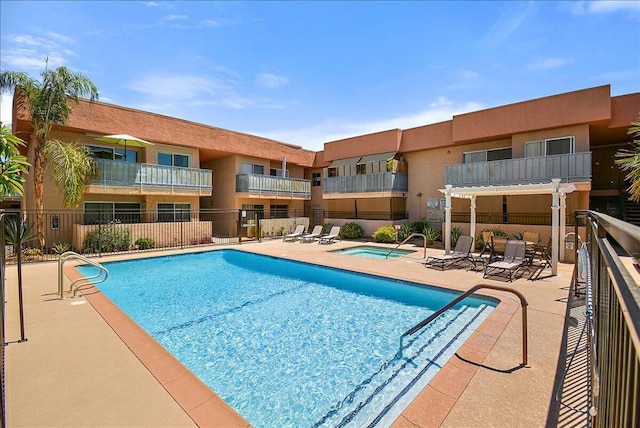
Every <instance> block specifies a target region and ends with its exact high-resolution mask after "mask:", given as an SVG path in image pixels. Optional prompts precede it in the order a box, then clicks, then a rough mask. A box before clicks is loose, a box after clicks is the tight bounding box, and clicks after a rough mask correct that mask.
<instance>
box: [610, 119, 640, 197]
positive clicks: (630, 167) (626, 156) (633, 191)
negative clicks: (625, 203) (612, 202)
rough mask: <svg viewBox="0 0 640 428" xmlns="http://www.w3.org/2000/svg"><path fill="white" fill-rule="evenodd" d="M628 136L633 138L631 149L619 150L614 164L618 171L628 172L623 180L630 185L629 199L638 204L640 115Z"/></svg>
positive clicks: (639, 187)
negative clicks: (617, 166) (616, 165)
mask: <svg viewBox="0 0 640 428" xmlns="http://www.w3.org/2000/svg"><path fill="white" fill-rule="evenodd" d="M629 135H632V136H633V141H632V142H631V143H630V144H631V146H632V147H631V149H620V150H618V152H617V153H616V157H617V158H619V159H616V163H617V164H618V165H620V169H622V170H623V171H628V172H627V175H626V176H625V180H627V181H629V183H631V184H630V185H629V188H628V189H627V190H628V191H629V195H630V196H629V199H631V200H632V201H634V202H640V115H638V120H636V121H635V122H631V127H630V128H629Z"/></svg>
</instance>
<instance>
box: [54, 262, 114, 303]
mask: <svg viewBox="0 0 640 428" xmlns="http://www.w3.org/2000/svg"><path fill="white" fill-rule="evenodd" d="M69 259H76V260H80V261H82V262H84V263H86V264H89V265H91V266H94V267H97V268H98V269H99V270H98V273H97V274H96V275H93V276H90V277H85V276H83V277H81V278H77V279H75V280H74V281H72V282H71V285H69V291H71V290H72V289H73V296H74V297H75V296H76V293H77V292H78V290H79V289H80V288H81V287H84V286H86V285H89V284H92V285H97V284H101V283H103V282H105V281H106V280H107V279H108V278H109V271H108V270H107V268H105V267H104V266H102V265H101V264H100V263H98V262H96V261H93V260H91V259H89V258H87V257H85V256H82V255H80V254H78V253H76V252H74V251H67V252H65V253H62V254H60V257H59V258H58V293H59V294H60V298H61V299H64V290H63V289H64V286H63V280H62V272H63V268H64V263H65V262H66V261H67V260H69ZM103 274H104V277H103V278H101V279H100V280H98V281H97V282H92V281H91V280H93V279H97V278H100V277H101V276H102V275H103ZM74 286H75V289H74Z"/></svg>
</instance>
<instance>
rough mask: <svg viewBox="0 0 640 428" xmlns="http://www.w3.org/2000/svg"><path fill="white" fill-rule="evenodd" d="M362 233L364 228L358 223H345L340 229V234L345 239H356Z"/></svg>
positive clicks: (360, 236)
mask: <svg viewBox="0 0 640 428" xmlns="http://www.w3.org/2000/svg"><path fill="white" fill-rule="evenodd" d="M363 235H364V229H363V228H362V226H360V225H359V224H358V223H345V224H344V225H343V226H342V228H341V229H340V236H341V237H342V238H346V239H358V238H362V236H363Z"/></svg>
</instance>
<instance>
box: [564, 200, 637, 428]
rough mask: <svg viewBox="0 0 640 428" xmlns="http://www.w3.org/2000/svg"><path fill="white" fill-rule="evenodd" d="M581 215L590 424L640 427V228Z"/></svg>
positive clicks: (594, 215) (585, 213)
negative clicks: (588, 309) (589, 313)
mask: <svg viewBox="0 0 640 428" xmlns="http://www.w3.org/2000/svg"><path fill="white" fill-rule="evenodd" d="M576 215H577V216H578V217H581V218H582V219H585V220H586V223H587V240H586V242H587V251H588V254H589V257H588V260H589V261H590V264H589V265H590V270H589V272H590V275H589V276H590V277H589V278H588V280H587V281H588V284H587V285H588V286H589V287H590V288H591V290H592V296H593V330H592V331H589V335H590V337H591V338H592V340H591V341H590V345H591V346H590V348H591V349H590V354H591V356H592V358H591V361H590V366H591V368H590V369H589V371H590V372H591V373H590V376H589V378H590V382H589V388H590V392H591V394H590V396H591V400H590V409H589V411H588V413H587V418H588V420H587V426H597V427H637V426H640V388H639V386H640V281H638V280H637V278H638V274H639V273H640V267H639V266H640V227H637V226H633V225H631V224H629V223H625V222H623V221H621V220H618V219H616V218H613V217H611V216H608V215H604V214H599V213H596V212H593V211H583V212H577V213H576ZM576 272H577V270H576ZM589 330H591V328H590V329H589ZM585 370H588V368H585Z"/></svg>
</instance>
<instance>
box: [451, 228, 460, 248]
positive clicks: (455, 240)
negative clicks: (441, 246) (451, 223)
mask: <svg viewBox="0 0 640 428" xmlns="http://www.w3.org/2000/svg"><path fill="white" fill-rule="evenodd" d="M460 236H462V229H460V228H459V227H454V228H453V229H451V247H452V248H455V247H456V244H457V243H458V238H460Z"/></svg>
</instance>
